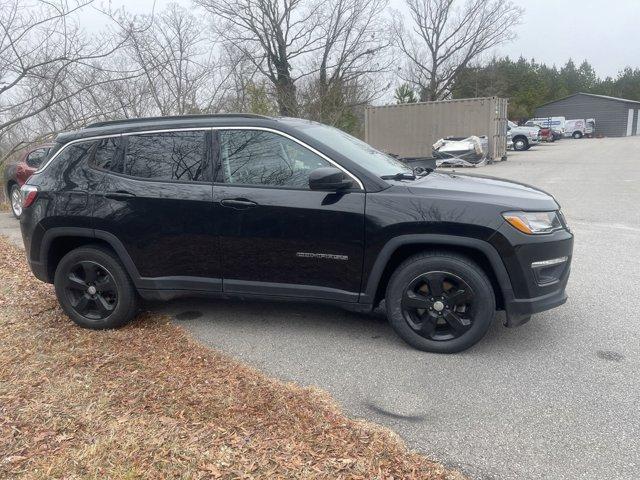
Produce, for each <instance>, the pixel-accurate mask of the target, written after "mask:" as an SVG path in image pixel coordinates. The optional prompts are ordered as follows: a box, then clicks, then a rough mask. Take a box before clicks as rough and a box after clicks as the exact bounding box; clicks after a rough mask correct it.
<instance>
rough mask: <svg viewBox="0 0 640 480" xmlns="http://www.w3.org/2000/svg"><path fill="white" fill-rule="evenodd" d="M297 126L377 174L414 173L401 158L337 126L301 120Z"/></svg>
mask: <svg viewBox="0 0 640 480" xmlns="http://www.w3.org/2000/svg"><path fill="white" fill-rule="evenodd" d="M296 128H298V129H300V130H303V131H304V133H306V134H307V135H309V136H312V137H313V138H314V139H315V140H318V141H320V142H322V143H324V144H325V145H327V146H328V147H331V148H332V149H334V150H335V151H336V152H340V153H341V154H342V155H344V156H345V157H347V158H348V159H349V160H351V161H352V162H355V163H357V164H358V165H360V166H362V167H363V168H366V169H367V170H369V171H370V172H372V173H374V174H376V175H380V176H382V175H394V174H396V173H400V172H404V173H412V170H411V168H409V167H408V166H407V165H406V164H405V163H403V162H401V161H400V160H398V159H396V158H393V157H391V156H390V155H387V154H386V153H382V152H380V151H378V150H376V149H375V148H373V147H372V146H371V145H369V144H367V143H365V142H363V141H362V140H358V139H357V138H355V137H353V136H351V135H349V134H348V133H345V132H343V131H342V130H339V129H337V128H335V127H329V126H328V125H322V124H321V123H316V122H299V123H296Z"/></svg>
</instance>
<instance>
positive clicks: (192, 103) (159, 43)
mask: <svg viewBox="0 0 640 480" xmlns="http://www.w3.org/2000/svg"><path fill="white" fill-rule="evenodd" d="M116 22H117V23H118V25H120V29H121V32H120V35H121V36H122V38H123V39H127V38H128V41H127V42H126V48H125V50H124V51H125V54H126V55H127V57H128V58H129V61H130V62H131V63H132V64H133V65H134V66H135V67H136V68H137V69H139V70H140V71H141V72H143V77H144V82H143V84H144V88H142V90H141V91H142V92H143V93H144V94H145V95H148V96H149V97H150V100H151V103H152V105H153V107H154V110H155V111H156V113H157V114H160V115H184V114H189V113H200V112H211V111H217V110H218V105H217V104H216V102H217V101H218V100H219V96H220V91H221V88H223V85H224V81H225V74H224V73H223V70H222V69H221V68H220V65H219V64H218V58H217V56H216V55H217V52H216V49H215V44H214V43H213V42H210V41H209V39H207V38H206V36H205V32H206V29H205V28H204V25H203V23H202V21H201V20H200V18H199V17H197V16H196V15H195V14H193V13H192V12H190V11H189V10H187V9H186V8H183V7H180V6H178V5H177V4H169V5H168V6H167V8H166V9H165V10H164V11H162V12H160V13H159V14H158V15H156V16H150V15H146V16H142V17H129V16H128V14H127V12H126V11H121V12H119V14H118V15H117V18H116ZM227 75H228V74H227Z"/></svg>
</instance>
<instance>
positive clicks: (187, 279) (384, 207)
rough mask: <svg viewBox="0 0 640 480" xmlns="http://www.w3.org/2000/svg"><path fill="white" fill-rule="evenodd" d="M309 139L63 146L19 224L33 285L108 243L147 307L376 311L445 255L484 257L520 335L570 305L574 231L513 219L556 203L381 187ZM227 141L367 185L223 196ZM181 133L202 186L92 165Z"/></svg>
mask: <svg viewBox="0 0 640 480" xmlns="http://www.w3.org/2000/svg"><path fill="white" fill-rule="evenodd" d="M308 125H309V122H306V121H303V120H298V119H272V118H258V117H249V116H248V117H243V116H224V115H223V116H218V117H216V116H212V117H193V118H190V117H183V118H167V119H154V120H148V121H137V122H131V123H126V122H123V123H115V124H106V125H104V126H97V127H89V128H86V129H83V130H79V131H76V132H69V133H65V134H61V135H59V136H58V138H57V140H56V141H57V145H56V151H57V152H58V154H59V153H60V152H65V151H68V149H71V148H73V149H74V153H73V155H66V157H65V158H66V160H65V161H61V160H57V158H60V157H61V156H60V155H59V156H58V157H54V159H53V161H51V162H50V163H49V164H47V165H46V167H45V169H44V171H42V173H39V172H37V173H36V174H35V175H33V176H32V177H31V179H30V180H29V182H28V183H29V184H30V185H34V186H37V187H38V189H39V193H38V197H37V199H36V201H35V203H34V205H32V206H31V207H29V208H27V209H25V211H24V213H23V216H22V219H21V226H22V232H23V237H24V240H25V246H26V249H27V256H28V259H29V263H30V265H31V267H32V270H33V271H34V274H35V275H36V276H37V277H38V278H40V279H41V280H43V281H46V282H51V281H52V280H53V272H54V271H55V262H56V261H57V260H59V257H60V254H61V253H60V252H61V251H64V248H65V247H64V244H72V245H77V244H81V243H82V242H85V241H99V242H102V243H104V244H107V245H109V246H110V247H111V248H112V249H113V250H114V251H115V252H116V253H117V255H118V257H119V258H120V260H121V261H122V263H123V264H124V266H125V267H126V269H127V271H128V273H129V275H130V276H131V278H132V280H133V283H134V284H135V286H136V288H137V289H138V291H139V293H140V294H141V295H142V296H143V297H147V298H157V299H168V298H173V297H176V296H181V295H209V296H235V297H248V296H255V297H266V298H277V299H284V300H286V299H306V300H314V301H324V302H331V303H335V304H339V305H342V306H345V307H347V308H352V309H357V310H370V309H372V308H373V307H374V306H375V305H377V304H378V303H379V302H380V300H381V299H382V298H383V295H384V282H385V281H386V280H387V279H388V275H389V269H390V268H391V267H390V266H389V265H391V264H390V262H394V261H395V262H397V260H398V259H397V256H398V255H399V253H398V252H404V251H405V250H406V251H416V250H417V249H430V248H438V249H443V248H445V249H453V250H456V251H461V252H463V253H464V252H466V253H469V254H471V255H474V256H475V257H477V260H478V262H480V263H481V264H482V265H483V267H484V268H485V269H486V270H487V274H488V275H489V276H490V278H491V279H492V281H494V282H495V286H494V288H495V290H496V295H497V297H499V298H498V301H497V303H498V306H499V307H500V308H503V309H505V310H506V311H507V314H508V315H507V319H508V320H507V322H508V324H509V325H518V324H520V323H523V322H524V321H526V320H527V319H528V317H529V316H530V315H531V314H532V313H536V312H538V311H541V310H545V309H548V308H552V307H554V306H557V305H560V304H562V303H564V301H565V300H566V294H565V286H566V283H567V279H568V276H569V269H570V261H571V256H572V248H573V235H572V234H571V233H570V232H569V231H568V229H562V230H558V231H555V232H552V233H549V234H545V235H526V234H524V233H521V232H519V231H518V230H516V229H515V228H513V227H512V226H511V225H509V224H508V223H506V222H505V220H504V219H503V217H502V213H503V212H506V211H512V210H525V211H554V210H558V209H559V205H558V204H557V202H556V201H555V200H554V199H553V198H552V197H551V196H550V195H548V194H546V193H544V192H542V191H540V190H538V189H535V188H534V187H530V186H526V185H522V184H517V183H513V182H508V181H504V180H499V179H493V178H487V177H482V178H477V177H472V176H466V175H458V174H448V173H439V172H432V173H430V174H428V175H424V176H422V177H417V178H416V179H414V180H410V179H406V180H404V179H400V180H383V179H381V178H380V176H379V175H376V174H375V173H373V172H371V171H369V170H368V169H367V168H366V166H363V165H362V164H360V163H357V162H354V161H352V160H351V159H350V158H349V157H348V156H347V155H345V154H344V153H341V151H339V150H338V149H337V148H335V146H332V145H331V144H327V143H323V142H321V141H319V140H318V139H317V138H315V137H314V136H313V135H312V134H311V132H312V129H309V128H308ZM224 129H248V130H251V129H264V130H265V131H267V130H268V131H270V132H276V133H277V134H282V135H286V136H288V137H290V138H292V139H295V140H296V141H299V142H302V143H303V144H304V145H305V148H306V147H310V148H311V149H313V150H314V151H316V152H317V153H318V154H319V155H322V156H323V158H324V157H326V158H328V159H330V160H331V161H333V162H334V163H335V164H337V165H338V166H340V167H341V168H343V169H344V170H345V171H347V172H349V173H350V174H352V176H353V177H354V178H355V179H357V182H356V181H354V182H353V185H352V188H349V189H346V190H340V191H333V192H329V191H313V190H309V189H304V188H289V187H286V186H285V187H271V186H264V185H237V184H228V183H224V182H220V181H219V177H218V176H217V175H218V173H217V172H219V168H220V165H219V157H220V155H221V154H220V152H221V150H220V138H219V131H220V130H224ZM175 130H179V131H191V130H193V131H202V132H204V134H203V135H204V137H203V138H205V142H206V145H207V147H206V154H205V161H204V166H203V171H202V172H200V174H199V177H198V180H197V181H188V182H185V181H174V180H154V179H141V178H134V177H132V176H129V175H126V174H124V173H118V172H114V171H109V170H106V169H104V168H99V167H97V166H95V165H92V164H91V163H92V162H93V160H92V158H93V157H92V155H94V151H95V149H96V146H95V145H96V144H97V143H96V142H98V141H99V139H101V138H103V137H105V136H107V137H109V136H112V137H114V138H118V139H120V141H121V142H123V143H124V142H126V139H127V135H132V134H143V132H144V133H145V134H147V133H149V132H157V131H175ZM70 142H71V143H70ZM73 142H75V143H73ZM116 155H120V156H122V155H123V153H122V151H121V150H118V153H117V154H116ZM118 158H120V159H121V160H122V157H118ZM360 184H361V185H362V188H361V187H360ZM229 201H230V202H229ZM225 202H226V203H225ZM301 254H302V255H301ZM556 257H568V261H566V263H565V265H564V267H563V269H562V271H561V273H560V275H559V278H558V280H557V281H556V282H554V283H551V284H547V285H539V284H538V283H537V281H536V278H535V276H534V274H533V271H532V269H531V263H533V262H536V261H541V260H546V259H549V258H556ZM336 259H339V260H336Z"/></svg>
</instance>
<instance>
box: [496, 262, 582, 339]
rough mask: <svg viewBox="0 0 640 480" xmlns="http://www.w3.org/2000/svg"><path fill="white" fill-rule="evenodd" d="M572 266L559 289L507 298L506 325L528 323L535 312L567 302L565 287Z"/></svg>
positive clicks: (512, 325) (505, 307)
mask: <svg viewBox="0 0 640 480" xmlns="http://www.w3.org/2000/svg"><path fill="white" fill-rule="evenodd" d="M569 272H570V266H567V271H566V275H565V278H564V281H563V282H562V284H560V285H559V286H558V289H557V290H555V291H553V292H551V293H547V294H545V295H542V296H540V297H535V298H513V297H512V298H509V299H506V298H505V305H504V310H505V313H506V319H505V325H506V326H507V327H519V326H520V325H523V324H525V323H527V322H528V321H529V320H530V319H531V315H533V314H534V313H540V312H544V311H545V310H551V309H552V308H556V307H559V306H560V305H563V304H564V303H566V301H567V299H568V298H569V296H568V295H567V293H566V291H565V288H566V286H567V281H568V280H569Z"/></svg>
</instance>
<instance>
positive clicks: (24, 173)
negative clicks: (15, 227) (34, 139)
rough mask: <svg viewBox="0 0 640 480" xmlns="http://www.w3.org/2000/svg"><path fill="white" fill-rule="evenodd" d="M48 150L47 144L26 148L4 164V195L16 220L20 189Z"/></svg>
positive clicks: (20, 203)
mask: <svg viewBox="0 0 640 480" xmlns="http://www.w3.org/2000/svg"><path fill="white" fill-rule="evenodd" d="M50 148H51V145H49V144H46V145H38V146H36V147H30V148H27V149H25V150H22V151H20V152H17V153H16V154H15V155H13V157H12V158H10V159H9V160H8V161H7V163H6V166H5V169H4V179H3V186H4V194H5V196H6V198H7V199H8V200H9V204H10V205H11V211H12V212H13V215H14V216H15V217H16V218H20V215H21V214H22V197H21V195H20V187H22V185H24V183H25V182H26V181H27V179H28V178H29V177H30V176H31V175H32V174H33V172H35V171H36V170H37V169H38V167H39V166H40V165H41V164H42V162H43V161H44V159H45V158H46V157H47V155H48V153H49V149H50Z"/></svg>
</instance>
